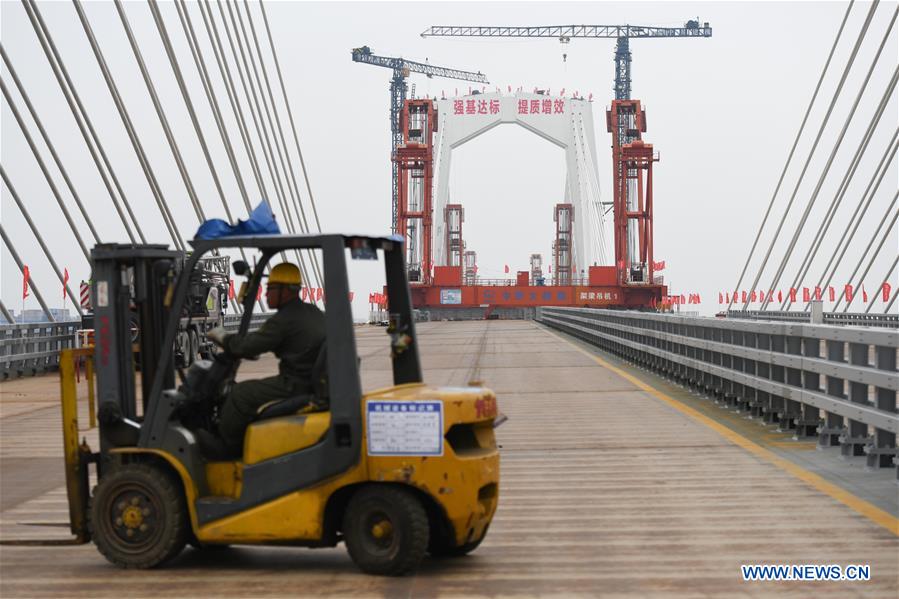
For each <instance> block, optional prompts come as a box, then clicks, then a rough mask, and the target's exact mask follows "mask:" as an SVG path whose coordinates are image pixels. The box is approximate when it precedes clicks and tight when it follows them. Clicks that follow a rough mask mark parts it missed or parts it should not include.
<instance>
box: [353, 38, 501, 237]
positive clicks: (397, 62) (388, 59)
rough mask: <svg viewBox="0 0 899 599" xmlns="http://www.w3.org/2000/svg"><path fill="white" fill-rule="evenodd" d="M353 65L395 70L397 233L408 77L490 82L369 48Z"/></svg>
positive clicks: (394, 203) (392, 136)
mask: <svg viewBox="0 0 899 599" xmlns="http://www.w3.org/2000/svg"><path fill="white" fill-rule="evenodd" d="M352 56H353V62H360V63H363V64H370V65H372V66H376V67H383V68H386V69H391V70H392V71H393V78H392V79H391V80H390V158H391V164H392V169H393V173H392V187H391V198H392V206H393V210H392V212H393V213H392V220H391V230H392V231H393V232H394V233H396V232H397V219H398V210H399V172H398V170H397V162H396V150H397V148H398V147H399V146H400V145H401V144H402V143H403V132H402V130H401V127H400V113H401V112H402V111H403V106H404V104H405V102H406V96H407V93H408V86H407V85H406V78H407V77H409V75H410V74H411V73H421V74H422V75H425V76H427V77H429V78H431V77H444V78H446V79H459V80H462V81H474V82H477V83H489V81H487V77H486V76H484V75H483V74H482V73H481V72H477V73H474V72H472V71H462V70H459V69H450V68H447V67H438V66H434V65H432V64H428V63H426V62H416V61H414V60H406V59H405V58H402V57H393V56H378V55H377V54H374V53H373V52H372V49H371V48H369V47H368V46H362V47H361V48H353V51H352Z"/></svg>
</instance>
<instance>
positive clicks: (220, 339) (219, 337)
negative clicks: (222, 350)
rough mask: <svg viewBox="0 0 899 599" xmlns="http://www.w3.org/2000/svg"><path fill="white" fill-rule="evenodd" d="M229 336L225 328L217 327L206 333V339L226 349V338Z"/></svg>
mask: <svg viewBox="0 0 899 599" xmlns="http://www.w3.org/2000/svg"><path fill="white" fill-rule="evenodd" d="M227 335H228V332H227V331H226V330H225V327H215V328H214V329H212V330H211V331H207V332H206V338H207V339H209V340H210V341H212V342H213V343H215V344H216V345H218V346H219V347H225V337H226V336H227Z"/></svg>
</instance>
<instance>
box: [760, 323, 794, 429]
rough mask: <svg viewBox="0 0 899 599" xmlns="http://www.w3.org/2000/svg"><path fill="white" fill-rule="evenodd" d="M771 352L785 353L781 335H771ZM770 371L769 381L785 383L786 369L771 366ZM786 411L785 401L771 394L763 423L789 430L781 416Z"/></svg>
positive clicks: (787, 424)
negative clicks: (776, 424)
mask: <svg viewBox="0 0 899 599" xmlns="http://www.w3.org/2000/svg"><path fill="white" fill-rule="evenodd" d="M770 339H771V348H770V349H771V352H772V354H774V353H778V354H782V353H785V350H786V341H785V338H784V336H783V335H771V336H770ZM769 368H770V370H771V374H770V377H769V378H770V379H771V380H772V381H774V382H776V383H785V382H786V369H785V368H784V367H783V366H781V365H779V364H773V363H772V364H771V365H770V366H769ZM785 411H786V400H785V399H784V398H783V397H781V396H780V395H776V394H774V393H772V394H771V397H770V399H769V400H768V410H767V411H766V412H765V422H766V423H767V424H775V423H778V430H780V429H782V428H784V427H785V426H786V427H787V428H789V426H790V423H789V422H786V424H784V422H785V420H784V419H783V417H782V416H783V414H784V412H785Z"/></svg>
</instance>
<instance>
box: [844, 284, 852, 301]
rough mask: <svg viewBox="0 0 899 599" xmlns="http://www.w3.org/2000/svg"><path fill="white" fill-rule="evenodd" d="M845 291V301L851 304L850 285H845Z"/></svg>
mask: <svg viewBox="0 0 899 599" xmlns="http://www.w3.org/2000/svg"><path fill="white" fill-rule="evenodd" d="M845 291H846V301H847V302H851V301H852V285H846V287H845Z"/></svg>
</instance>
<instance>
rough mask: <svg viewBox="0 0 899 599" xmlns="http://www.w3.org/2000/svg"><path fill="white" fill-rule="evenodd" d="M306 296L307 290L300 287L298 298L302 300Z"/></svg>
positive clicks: (307, 294) (307, 295)
mask: <svg viewBox="0 0 899 599" xmlns="http://www.w3.org/2000/svg"><path fill="white" fill-rule="evenodd" d="M307 297H309V290H308V289H306V288H305V287H303V288H302V289H300V299H303V300H304V299H306V298H307Z"/></svg>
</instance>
